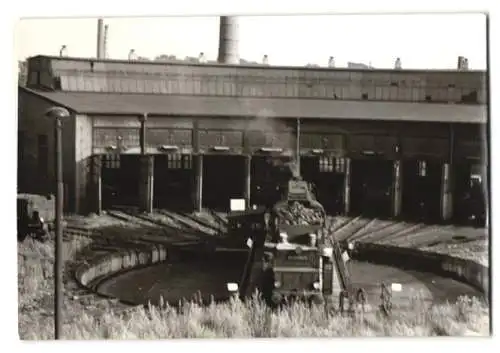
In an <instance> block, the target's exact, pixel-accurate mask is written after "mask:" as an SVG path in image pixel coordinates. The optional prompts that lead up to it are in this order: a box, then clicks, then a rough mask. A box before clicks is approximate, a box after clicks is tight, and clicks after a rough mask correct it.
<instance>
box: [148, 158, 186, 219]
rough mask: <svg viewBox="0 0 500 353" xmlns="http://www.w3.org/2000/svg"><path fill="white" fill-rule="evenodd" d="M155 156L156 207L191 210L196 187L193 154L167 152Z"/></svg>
mask: <svg viewBox="0 0 500 353" xmlns="http://www.w3.org/2000/svg"><path fill="white" fill-rule="evenodd" d="M154 158H155V161H154V182H153V190H154V197H153V205H154V207H155V208H159V209H169V210H173V211H189V210H191V209H192V208H193V192H192V191H193V188H194V172H193V161H192V156H191V155H182V154H167V155H158V156H155V157H154Z"/></svg>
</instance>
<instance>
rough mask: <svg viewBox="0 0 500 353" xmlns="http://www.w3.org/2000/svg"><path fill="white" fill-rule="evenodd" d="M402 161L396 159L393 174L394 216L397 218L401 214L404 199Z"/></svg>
mask: <svg viewBox="0 0 500 353" xmlns="http://www.w3.org/2000/svg"><path fill="white" fill-rule="evenodd" d="M402 165H403V163H402V161H401V160H396V161H394V174H393V198H392V216H393V217H394V218H397V217H399V216H400V215H401V201H402V177H401V173H402Z"/></svg>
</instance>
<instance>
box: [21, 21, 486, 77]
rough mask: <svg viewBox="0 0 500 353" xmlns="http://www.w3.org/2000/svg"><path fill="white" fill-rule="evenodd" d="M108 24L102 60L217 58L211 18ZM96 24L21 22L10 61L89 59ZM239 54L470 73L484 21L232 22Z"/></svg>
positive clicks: (482, 55)
mask: <svg viewBox="0 0 500 353" xmlns="http://www.w3.org/2000/svg"><path fill="white" fill-rule="evenodd" d="M104 22H105V24H108V25H109V31H108V50H107V52H108V57H109V58H113V59H127V57H128V53H129V51H130V49H135V51H136V53H137V55H139V56H144V57H149V58H154V57H155V56H158V55H161V54H169V55H176V56H177V57H179V58H184V57H185V56H194V57H197V56H198V54H199V53H200V52H204V53H205V56H206V57H207V59H209V60H216V58H217V51H218V41H219V19H218V17H153V18H104ZM96 41H97V19H95V18H94V19H89V18H84V19H23V20H20V21H19V22H18V23H17V26H16V31H15V50H16V53H17V59H18V60H23V59H25V58H26V57H29V56H34V55H38V54H46V55H59V49H60V47H61V46H62V45H63V44H65V45H66V46H67V48H68V56H72V57H95V56H96V48H97V44H96ZM239 43H240V44H239V48H240V57H241V58H244V59H246V60H250V61H257V62H261V60H262V57H263V55H264V54H267V55H268V57H269V63H270V64H271V65H293V66H295V65H297V66H303V65H306V64H309V63H311V64H318V65H327V63H328V58H329V57H330V56H334V57H335V62H336V65H337V66H338V67H342V66H346V65H347V62H349V61H351V62H361V63H365V64H369V63H371V65H372V66H374V67H377V68H392V67H393V66H394V60H395V58H396V57H400V58H401V61H402V65H403V68H408V69H410V68H413V69H453V68H456V65H457V57H458V56H459V55H462V56H465V57H467V58H468V59H469V67H470V68H471V69H477V70H484V69H486V17H485V16H484V15H482V14H436V15H349V16H347V15H337V16H332V15H328V16H326V15H325V16H280V17H276V16H275V17H271V16H245V17H239Z"/></svg>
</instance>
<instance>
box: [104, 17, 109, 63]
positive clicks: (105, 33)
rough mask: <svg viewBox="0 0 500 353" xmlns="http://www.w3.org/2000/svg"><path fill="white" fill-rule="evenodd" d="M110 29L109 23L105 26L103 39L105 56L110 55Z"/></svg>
mask: <svg viewBox="0 0 500 353" xmlns="http://www.w3.org/2000/svg"><path fill="white" fill-rule="evenodd" d="M108 29H109V26H108V25H105V26H104V39H103V42H104V43H103V48H104V49H103V55H104V58H107V57H108Z"/></svg>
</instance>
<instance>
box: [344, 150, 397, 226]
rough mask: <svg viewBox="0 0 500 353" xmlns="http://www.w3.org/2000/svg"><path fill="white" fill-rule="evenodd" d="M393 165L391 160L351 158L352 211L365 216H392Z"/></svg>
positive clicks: (354, 213)
mask: <svg viewBox="0 0 500 353" xmlns="http://www.w3.org/2000/svg"><path fill="white" fill-rule="evenodd" d="M393 166H394V162H393V161H391V160H382V159H376V158H373V159H370V158H367V159H353V160H351V213H352V214H353V215H361V216H365V217H376V218H390V217H391V210H392V182H393Z"/></svg>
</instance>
